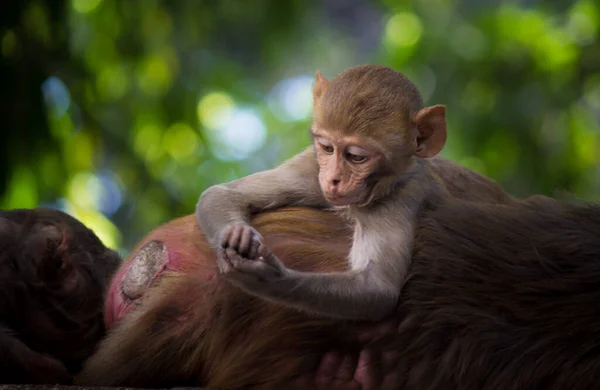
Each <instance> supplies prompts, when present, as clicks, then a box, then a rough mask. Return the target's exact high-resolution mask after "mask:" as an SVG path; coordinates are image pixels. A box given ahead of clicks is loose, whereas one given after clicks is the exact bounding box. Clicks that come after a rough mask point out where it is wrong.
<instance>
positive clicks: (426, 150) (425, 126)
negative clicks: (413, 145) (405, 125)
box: [413, 105, 447, 158]
mask: <svg viewBox="0 0 600 390" xmlns="http://www.w3.org/2000/svg"><path fill="white" fill-rule="evenodd" d="M413 120H414V122H415V124H416V125H417V130H418V132H419V133H418V135H417V151H416V152H415V154H416V155H417V156H419V157H422V158H427V157H433V156H435V155H436V154H438V153H439V152H440V151H441V150H442V149H443V148H444V146H445V145H446V137H447V134H446V106H443V105H435V106H431V107H425V108H423V109H421V110H420V111H419V112H417V114H416V115H415V116H414V119H413Z"/></svg>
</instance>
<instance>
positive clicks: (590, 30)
mask: <svg viewBox="0 0 600 390" xmlns="http://www.w3.org/2000/svg"><path fill="white" fill-rule="evenodd" d="M599 23H600V11H599V10H598V5H597V4H594V2H592V1H590V0H580V1H578V2H577V3H575V4H574V5H573V6H572V7H571V9H570V10H569V13H568V20H567V25H566V29H567V31H568V33H569V35H571V37H572V38H573V39H574V40H576V41H577V42H578V43H579V44H581V45H584V44H588V43H591V42H593V41H594V38H595V36H596V34H597V33H598V24H599Z"/></svg>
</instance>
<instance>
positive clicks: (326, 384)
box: [315, 351, 344, 389]
mask: <svg viewBox="0 0 600 390" xmlns="http://www.w3.org/2000/svg"><path fill="white" fill-rule="evenodd" d="M343 358H344V357H343V356H342V355H341V354H340V353H339V352H336V351H332V352H327V353H325V355H323V357H322V358H321V362H320V363H319V367H318V368H317V372H316V374H315V386H316V388H317V389H329V388H331V383H332V382H333V380H334V378H335V375H336V374H337V372H338V371H339V368H340V365H341V364H342V362H343V360H344V359H343Z"/></svg>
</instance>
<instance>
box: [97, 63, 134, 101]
mask: <svg viewBox="0 0 600 390" xmlns="http://www.w3.org/2000/svg"><path fill="white" fill-rule="evenodd" d="M96 89H97V90H98V95H99V96H100V98H102V99H106V100H117V99H119V98H121V97H123V95H125V93H126V92H127V90H128V89H129V78H128V77H127V74H126V73H125V71H124V70H123V68H122V67H121V66H119V65H112V66H106V67H104V68H102V69H101V70H100V72H99V74H98V76H97V78H96Z"/></svg>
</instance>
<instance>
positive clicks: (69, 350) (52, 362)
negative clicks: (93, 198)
mask: <svg viewBox="0 0 600 390" xmlns="http://www.w3.org/2000/svg"><path fill="white" fill-rule="evenodd" d="M119 263H120V257H119V256H118V255H117V253H116V252H114V251H112V250H109V249H107V248H106V247H105V246H104V245H102V243H101V242H100V240H99V239H98V237H96V235H95V234H94V233H93V232H92V231H91V230H89V229H87V228H86V227H85V226H83V225H82V224H81V223H80V222H79V221H77V220H76V219H74V218H72V217H70V216H69V215H67V214H65V213H63V212H60V211H57V210H50V209H32V210H12V211H0V383H57V382H62V383H68V382H69V381H70V380H71V378H70V375H71V374H74V373H76V372H77V371H78V370H79V369H80V368H81V365H82V363H83V360H84V359H86V358H87V357H88V356H89V355H91V353H92V352H93V350H94V347H95V345H96V343H97V342H98V341H99V340H100V338H101V337H103V336H104V333H105V329H104V321H103V317H102V302H103V293H104V290H105V287H106V286H107V284H108V281H109V277H110V275H111V274H112V272H114V270H116V268H117V267H118V265H119Z"/></svg>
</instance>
